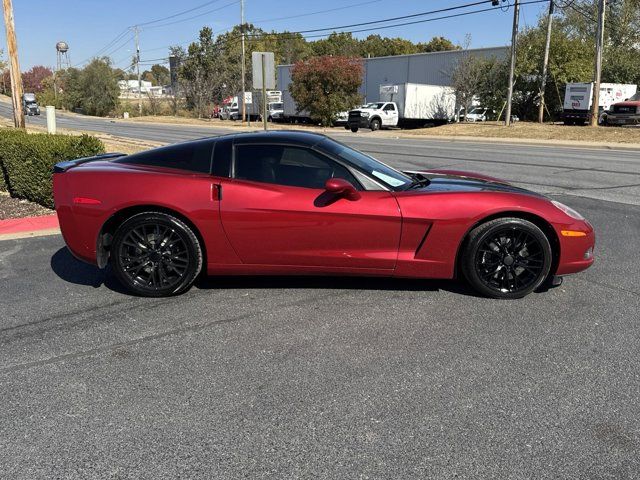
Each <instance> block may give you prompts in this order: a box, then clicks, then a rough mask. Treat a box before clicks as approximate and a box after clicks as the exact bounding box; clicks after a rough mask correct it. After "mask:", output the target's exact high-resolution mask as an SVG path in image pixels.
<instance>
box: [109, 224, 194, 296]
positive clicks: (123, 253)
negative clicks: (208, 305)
mask: <svg viewBox="0 0 640 480" xmlns="http://www.w3.org/2000/svg"><path fill="white" fill-rule="evenodd" d="M111 265H112V267H113V271H114V273H115V275H116V277H117V278H118V280H119V281H120V282H121V283H122V284H123V285H124V286H125V287H126V288H127V289H128V290H130V291H132V292H133V293H136V294H138V295H142V296H145V297H165V296H169V295H175V294H178V293H181V292H183V291H184V290H186V289H187V288H189V287H190V286H191V285H192V284H193V282H194V280H195V279H196V277H197V276H198V274H199V273H200V270H201V269H202V249H201V248H200V242H199V241H198V238H197V237H196V235H195V234H194V232H193V231H192V230H191V228H189V227H188V226H187V225H186V224H185V223H184V222H182V221H181V220H179V219H177V218H175V217H173V216H171V215H168V214H165V213H157V212H147V213H140V214H137V215H134V216H133V217H131V218H129V219H128V220H126V221H125V222H124V223H123V224H122V225H120V227H118V229H117V231H116V233H115V235H114V238H113V245H112V247H111Z"/></svg>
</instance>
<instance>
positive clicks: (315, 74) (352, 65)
mask: <svg viewBox="0 0 640 480" xmlns="http://www.w3.org/2000/svg"><path fill="white" fill-rule="evenodd" d="M362 75H363V66H362V62H361V60H360V59H358V58H354V57H343V56H333V57H331V56H322V57H312V58H309V59H307V60H305V61H302V62H298V63H296V64H294V66H293V69H292V71H291V80H292V81H291V85H290V86H289V91H290V92H291V96H292V97H293V99H294V100H295V102H296V104H297V105H298V108H300V109H301V110H308V111H309V113H310V115H311V117H312V118H315V119H318V120H319V121H320V122H321V123H322V125H324V126H328V125H331V122H332V121H333V118H334V116H335V114H336V113H338V112H340V111H342V110H348V109H350V108H352V107H353V106H354V105H357V104H358V103H360V102H361V101H362V97H361V96H360V94H359V93H358V89H359V88H360V85H361V84H362Z"/></svg>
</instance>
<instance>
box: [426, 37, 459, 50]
mask: <svg viewBox="0 0 640 480" xmlns="http://www.w3.org/2000/svg"><path fill="white" fill-rule="evenodd" d="M416 47H417V50H418V52H423V53H429V52H443V51H445V50H460V47H459V46H458V45H454V43H453V42H452V41H451V40H449V39H448V38H444V37H433V38H432V39H431V40H429V41H428V42H427V43H418V45H416Z"/></svg>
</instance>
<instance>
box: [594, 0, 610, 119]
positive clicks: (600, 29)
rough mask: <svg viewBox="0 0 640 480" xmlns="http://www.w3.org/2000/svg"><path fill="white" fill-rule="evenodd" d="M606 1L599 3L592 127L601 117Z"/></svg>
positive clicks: (602, 0)
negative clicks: (601, 78) (601, 79)
mask: <svg viewBox="0 0 640 480" xmlns="http://www.w3.org/2000/svg"><path fill="white" fill-rule="evenodd" d="M605 7H606V0H599V1H598V30H597V33H596V68H595V75H594V77H595V78H594V79H593V99H592V102H591V126H592V127H597V126H598V117H599V116H600V106H599V104H600V77H601V76H602V48H603V44H604V13H605Z"/></svg>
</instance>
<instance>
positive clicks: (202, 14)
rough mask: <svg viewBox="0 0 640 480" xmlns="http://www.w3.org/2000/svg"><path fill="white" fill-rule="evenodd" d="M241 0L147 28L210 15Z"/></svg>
mask: <svg viewBox="0 0 640 480" xmlns="http://www.w3.org/2000/svg"><path fill="white" fill-rule="evenodd" d="M239 1H240V0H234V1H233V2H231V3H227V4H226V5H223V6H221V7H218V8H214V9H213V10H207V11H206V12H202V13H199V14H198V15H194V16H192V17H187V18H181V19H180V20H175V21H173V22H167V23H162V24H160V25H152V26H151V27H147V28H146V30H150V29H153V28H161V27H166V26H169V25H175V24H176V23H182V22H187V21H189V20H193V19H195V18H200V17H204V16H205V15H208V14H210V13H213V12H217V11H219V10H222V9H223V8H227V7H230V6H232V5H235V4H237V3H238V2H239Z"/></svg>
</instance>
